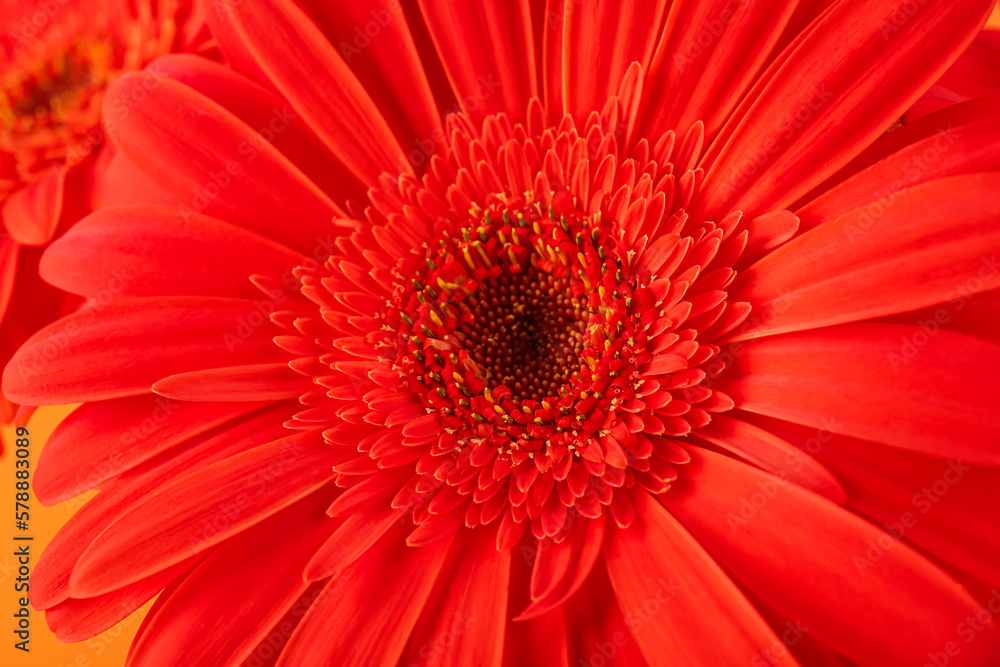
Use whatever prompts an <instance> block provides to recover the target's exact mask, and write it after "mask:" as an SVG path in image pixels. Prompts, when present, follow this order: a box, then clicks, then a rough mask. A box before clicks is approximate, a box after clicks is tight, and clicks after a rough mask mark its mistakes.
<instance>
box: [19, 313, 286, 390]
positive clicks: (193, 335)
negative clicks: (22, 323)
mask: <svg viewBox="0 0 1000 667" xmlns="http://www.w3.org/2000/svg"><path fill="white" fill-rule="evenodd" d="M258 304H263V305H260V306H258ZM273 309H274V304H273V303H270V302H266V301H264V300H261V301H258V302H255V301H249V300H244V299H224V298H215V297H167V298H151V299H124V300H121V301H113V302H112V303H110V304H108V305H107V306H93V307H90V308H86V309H84V310H81V311H79V312H77V313H74V314H73V315H70V316H69V317H66V318H64V319H62V320H60V321H58V322H55V323H53V324H51V325H49V326H48V327H46V328H44V329H42V330H41V331H39V332H38V333H37V334H35V335H34V336H32V337H31V338H30V339H28V341H27V342H26V343H25V344H24V345H23V346H22V347H21V348H20V349H19V350H18V352H17V354H15V355H14V358H13V359H11V362H10V363H9V364H8V365H7V367H6V368H5V369H4V375H3V378H4V383H3V387H4V393H5V394H6V395H7V396H8V397H10V398H11V399H13V400H16V401H18V402H20V403H25V404H28V405H58V404H60V403H76V402H79V401H93V400H104V399H109V398H120V397H124V396H135V395H138V394H145V393H148V392H149V390H150V387H152V385H153V383H155V382H156V381H157V380H160V379H162V378H164V377H167V376H169V375H172V374H175V373H177V372H178V371H185V370H195V369H201V368H215V367H219V366H229V365H234V364H239V363H261V362H265V361H283V360H285V359H284V358H283V357H284V356H285V355H284V354H283V353H281V352H280V350H278V348H277V347H276V346H275V345H274V343H273V342H272V341H271V337H272V336H269V335H268V333H271V332H270V330H269V328H268V326H267V324H266V323H267V320H266V314H267V313H268V312H269V311H270V310H273ZM241 321H242V326H241ZM253 322H256V323H257V324H258V326H257V327H256V328H255V327H253V326H252V323H253ZM241 333H243V334H245V336H241ZM272 335H273V333H272Z"/></svg>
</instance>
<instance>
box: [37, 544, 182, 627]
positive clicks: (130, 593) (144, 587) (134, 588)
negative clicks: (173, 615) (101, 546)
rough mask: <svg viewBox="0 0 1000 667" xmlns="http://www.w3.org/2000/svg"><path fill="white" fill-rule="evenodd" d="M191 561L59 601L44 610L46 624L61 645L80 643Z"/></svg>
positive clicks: (149, 595) (126, 612) (127, 611)
mask: <svg viewBox="0 0 1000 667" xmlns="http://www.w3.org/2000/svg"><path fill="white" fill-rule="evenodd" d="M192 562H193V559H189V560H186V561H184V562H182V563H178V564H177V565H174V566H173V567H169V568H167V569H165V570H163V571H161V572H157V573H155V574H152V575H150V576H149V577H146V578H145V579H143V580H142V581H137V582H135V583H134V584H130V585H128V586H125V587H124V588H120V589H118V590H115V591H111V592H110V593H105V594H104V595H99V596H97V597H93V598H83V599H77V598H70V599H69V600H66V601H65V602H60V603H59V604H57V605H56V606H54V607H52V608H50V609H46V610H45V622H46V623H47V624H48V626H49V629H51V630H52V632H53V633H54V634H55V636H56V637H57V638H58V639H59V641H61V642H79V641H83V640H84V639H89V638H90V637H93V636H95V635H99V634H101V633H102V632H104V631H105V630H107V629H109V628H111V627H112V626H114V625H115V624H116V623H118V622H119V621H121V620H122V619H124V618H126V617H127V616H128V615H129V614H131V613H132V612H134V611H135V610H137V609H139V608H140V607H141V606H142V605H144V604H146V603H147V602H148V601H149V600H151V599H152V598H153V597H154V596H155V595H156V594H157V593H159V592H160V591H161V590H163V587H164V586H166V585H168V584H169V583H170V582H171V581H173V580H174V579H176V578H177V577H178V576H180V575H182V574H183V573H184V572H185V571H186V570H187V569H188V568H189V567H190V566H191V563H192Z"/></svg>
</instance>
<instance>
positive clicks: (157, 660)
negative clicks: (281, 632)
mask: <svg viewBox="0 0 1000 667" xmlns="http://www.w3.org/2000/svg"><path fill="white" fill-rule="evenodd" d="M327 502H328V500H327V498H325V497H324V494H322V493H314V494H312V496H310V497H308V498H306V499H305V500H303V501H301V502H299V503H296V504H295V505H293V506H291V507H289V508H288V509H286V510H284V511H282V512H279V513H278V514H275V515H274V516H273V517H271V518H269V519H267V520H265V521H262V522H261V523H260V524H258V525H256V526H254V527H253V528H251V529H249V530H247V531H244V532H243V533H241V534H240V535H238V536H236V537H234V538H232V539H231V540H228V541H227V542H226V543H225V544H223V545H222V546H220V547H219V548H218V549H216V550H215V551H214V552H212V554H211V555H209V556H208V558H206V559H205V561H204V562H203V563H201V564H200V565H199V566H198V567H197V568H196V569H195V570H194V571H193V572H192V573H191V574H190V575H189V576H188V577H187V578H185V580H184V582H183V583H182V584H181V585H180V587H178V588H177V589H176V590H174V591H173V592H171V594H170V596H169V597H168V598H167V599H166V602H165V604H163V605H162V606H161V607H160V608H159V609H158V610H157V611H156V613H155V614H153V615H152V617H151V618H152V620H151V621H150V623H149V625H148V627H147V630H148V631H146V632H143V634H142V637H141V638H140V639H139V640H138V641H136V642H135V643H134V644H133V646H132V651H131V654H130V655H129V665H132V666H134V667H168V666H171V667H172V666H173V665H194V664H199V663H200V664H205V665H224V664H234V665H235V664H240V662H241V661H242V660H244V659H245V658H246V657H248V656H249V655H250V653H251V651H252V650H253V649H254V648H255V647H256V646H257V644H258V643H259V642H260V641H261V640H262V639H264V637H266V636H267V634H268V633H269V632H270V631H271V629H272V627H274V626H275V625H276V624H277V623H278V621H280V620H281V618H282V617H283V616H284V614H285V613H286V612H287V610H288V609H289V608H290V607H291V606H292V605H293V604H294V603H295V602H296V601H297V600H298V599H299V597H300V596H301V595H302V594H303V593H304V592H305V590H306V589H307V588H308V584H307V583H306V582H305V581H304V580H303V579H302V568H303V566H304V565H305V562H306V560H308V558H309V556H310V555H311V554H312V552H313V550H314V549H315V548H316V547H317V546H318V545H319V543H320V542H322V541H323V540H324V539H325V538H326V536H327V535H328V534H329V531H330V530H331V529H332V528H333V526H334V525H336V524H335V522H334V521H333V520H331V519H330V518H329V517H327V516H325V515H324V514H323V508H324V506H325V504H326V503H327ZM248 582H253V585H252V586H247V583H248ZM237 597H238V599H239V604H238V605H234V604H233V601H234V599H235V598H237ZM206 627H211V628H212V629H213V630H212V632H211V633H209V634H206V633H205V631H204V629H205V628H206Z"/></svg>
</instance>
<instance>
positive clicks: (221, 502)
mask: <svg viewBox="0 0 1000 667" xmlns="http://www.w3.org/2000/svg"><path fill="white" fill-rule="evenodd" d="M331 450H332V448H331V447H330V445H328V444H326V443H325V442H324V441H323V440H322V438H321V437H318V436H317V435H315V434H313V433H309V434H306V435H304V436H292V437H289V438H284V439H282V440H276V441H274V442H271V443H268V444H266V445H263V446H261V447H257V448H255V449H252V450H250V451H248V452H243V453H241V454H237V455H236V456H233V457H232V458H229V459H227V460H225V461H220V462H218V463H216V464H213V465H210V466H205V467H202V468H200V469H197V470H196V471H195V472H193V473H191V474H190V475H187V476H185V477H183V478H181V479H178V480H177V481H175V482H173V483H172V484H168V485H166V486H164V487H161V488H159V489H157V490H156V491H155V492H153V493H150V494H148V495H146V496H144V497H143V498H142V499H141V500H139V501H138V502H135V503H133V504H132V505H131V506H130V507H129V509H127V510H126V511H125V512H124V513H123V514H122V515H121V516H119V517H118V519H116V520H115V521H114V522H113V523H112V524H111V525H110V526H109V527H108V528H107V529H106V530H105V531H104V533H103V534H102V536H101V539H100V540H98V541H96V542H94V543H93V544H91V545H90V547H89V548H88V549H87V550H86V551H85V552H84V553H83V555H82V556H81V557H80V561H79V563H77V565H76V568H75V569H74V570H73V575H72V577H71V579H70V589H71V590H72V591H73V593H74V595H87V596H92V595H100V594H101V593H103V592H105V591H107V590H112V589H114V588H117V587H120V586H122V585H125V584H128V583H131V582H133V581H138V580H139V579H142V578H143V577H146V576H148V575H149V574H150V573H151V572H156V571H158V570H160V569H163V568H165V567H169V566H170V565H173V564H174V563H178V562H180V561H182V560H184V559H185V558H187V557H188V556H190V555H191V554H192V553H198V552H199V551H202V550H205V549H207V548H209V547H211V546H213V545H215V544H218V543H219V542H222V541H223V540H225V539H226V538H227V537H230V536H232V535H235V534H237V533H239V532H240V531H242V530H244V529H246V528H248V527H250V526H252V525H254V524H256V523H258V522H260V521H261V520H263V519H266V518H267V517H269V516H271V515H272V514H274V513H275V512H277V511H279V510H281V509H282V508H283V507H286V506H288V505H290V504H292V503H293V502H295V501H296V500H298V499H299V498H302V497H304V496H306V495H308V494H309V493H311V492H312V491H314V490H315V489H317V488H319V487H320V486H322V485H323V484H325V483H326V482H327V481H328V480H329V479H330V478H332V477H333V474H334V473H333V467H332V459H331Z"/></svg>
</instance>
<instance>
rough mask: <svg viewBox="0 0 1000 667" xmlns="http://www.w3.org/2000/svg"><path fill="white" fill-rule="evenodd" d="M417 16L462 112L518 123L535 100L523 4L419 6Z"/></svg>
mask: <svg viewBox="0 0 1000 667" xmlns="http://www.w3.org/2000/svg"><path fill="white" fill-rule="evenodd" d="M420 11H421V12H422V13H423V15H424V19H425V20H426V21H427V27H428V29H429V30H430V33H431V37H432V38H433V39H434V45H435V47H436V48H437V52H438V54H439V55H440V57H441V62H442V63H443V64H444V66H445V71H446V72H447V74H448V80H449V81H450V82H451V87H452V89H453V90H454V91H455V97H456V99H458V101H459V104H461V105H462V110H463V111H465V112H466V113H467V114H469V115H470V116H471V117H472V118H474V119H477V120H478V119H482V118H483V117H485V116H487V115H490V114H495V113H501V112H506V113H507V114H508V116H509V117H510V118H511V119H512V120H518V121H520V120H523V119H524V115H525V112H526V111H527V108H528V100H530V99H531V98H533V97H538V82H537V78H536V74H535V45H534V37H533V31H532V25H531V7H530V5H529V2H528V0H506V1H500V0H487V1H486V2H455V1H454V0H420Z"/></svg>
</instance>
